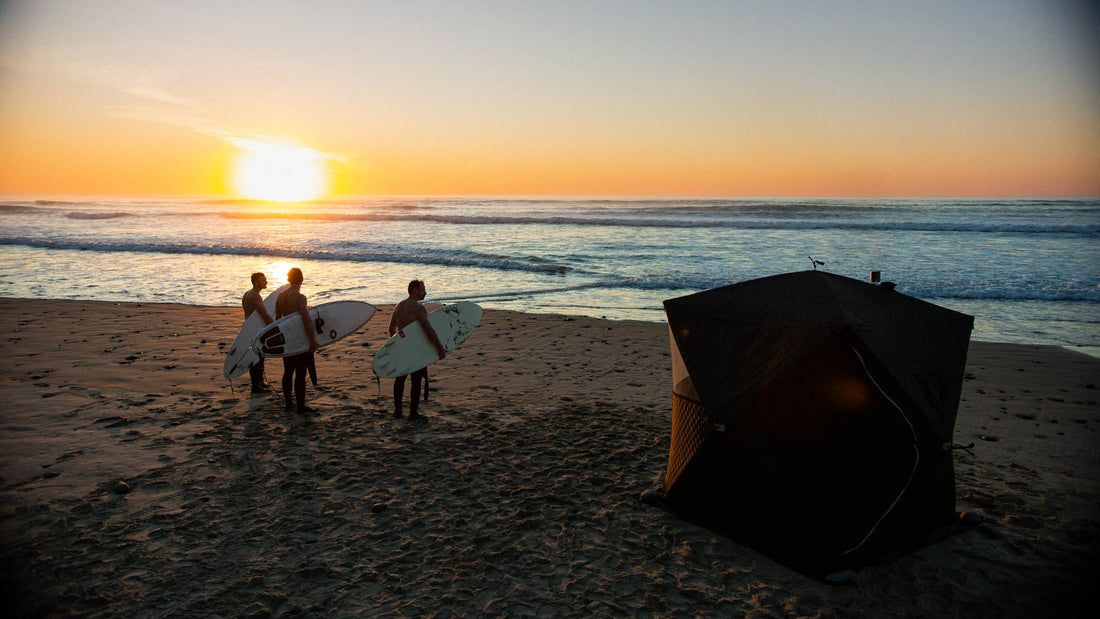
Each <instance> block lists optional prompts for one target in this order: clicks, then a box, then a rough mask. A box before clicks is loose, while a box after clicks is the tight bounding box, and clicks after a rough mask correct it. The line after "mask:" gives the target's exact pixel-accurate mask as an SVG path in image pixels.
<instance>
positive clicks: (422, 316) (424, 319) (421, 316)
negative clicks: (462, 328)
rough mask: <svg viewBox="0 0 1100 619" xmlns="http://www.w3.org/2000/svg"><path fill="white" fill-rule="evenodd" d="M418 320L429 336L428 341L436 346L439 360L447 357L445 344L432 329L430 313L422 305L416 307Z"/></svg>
mask: <svg viewBox="0 0 1100 619" xmlns="http://www.w3.org/2000/svg"><path fill="white" fill-rule="evenodd" d="M416 320H417V322H419V323H420V326H421V327H424V334H425V335H427V336H428V341H429V342H431V343H432V346H435V351H436V352H437V353H439V358H440V359H443V358H445V357H446V356H447V351H446V350H444V349H443V343H442V342H440V341H439V336H438V335H436V333H435V329H433V328H432V323H431V322H429V321H428V311H427V310H425V309H424V307H423V306H422V305H420V304H417V306H416Z"/></svg>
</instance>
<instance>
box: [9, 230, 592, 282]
mask: <svg viewBox="0 0 1100 619" xmlns="http://www.w3.org/2000/svg"><path fill="white" fill-rule="evenodd" d="M0 245H9V246H11V245H18V246H24V247H35V248H42V249H59V250H74V251H94V252H103V253H113V252H127V253H156V254H188V255H212V256H270V257H274V258H296V259H299V260H320V261H342V262H396V263H399V264H426V265H436V266H451V267H478V268H484V269H496V270H501V271H528V272H532V273H546V274H552V275H564V274H565V273H568V272H570V271H572V270H573V269H572V268H571V267H568V266H565V265H560V264H554V263H551V262H548V261H543V260H540V259H536V258H531V259H528V260H518V259H514V258H509V257H506V256H493V255H489V254H481V253H477V252H472V251H458V252H445V251H442V250H424V251H420V252H417V251H413V252H408V251H396V250H385V249H382V250H375V251H335V252H334V251H323V250H306V249H302V250H295V249H289V250H288V249H280V248H274V247H239V246H232V245H217V244H211V245H190V244H179V243H113V242H109V241H77V240H62V239H58V240H54V239H31V238H21V237H0Z"/></svg>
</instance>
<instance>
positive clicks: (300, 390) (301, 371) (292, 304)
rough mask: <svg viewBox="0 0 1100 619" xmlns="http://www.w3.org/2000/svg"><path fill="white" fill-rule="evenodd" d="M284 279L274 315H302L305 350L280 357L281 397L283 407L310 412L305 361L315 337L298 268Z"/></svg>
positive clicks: (311, 353) (314, 347)
mask: <svg viewBox="0 0 1100 619" xmlns="http://www.w3.org/2000/svg"><path fill="white" fill-rule="evenodd" d="M286 280H287V281H288V282H290V289H289V290H286V291H283V292H282V293H280V294H279V296H278V298H276V299H275V318H276V319H279V318H282V317H283V316H289V315H291V314H293V313H295V312H297V313H298V315H299V316H301V317H302V323H303V324H304V325H305V327H306V333H307V334H308V335H309V351H308V352H304V353H300V354H297V355H291V356H289V357H283V399H285V400H286V409H287V410H288V411H289V410H291V407H294V406H295V405H296V406H297V411H298V413H300V414H303V415H304V414H306V413H312V412H314V410H313V409H312V408H310V407H308V406H306V372H307V370H308V368H309V360H310V358H312V357H313V351H315V350H317V336H316V335H314V333H313V332H314V329H313V321H312V320H310V318H309V306H308V305H306V296H305V295H304V294H302V291H301V288H302V282H303V281H305V277H303V276H302V270H301V269H299V268H298V267H294V268H292V269H290V272H288V273H287V274H286ZM291 384H293V387H294V400H291V398H290V389H291Z"/></svg>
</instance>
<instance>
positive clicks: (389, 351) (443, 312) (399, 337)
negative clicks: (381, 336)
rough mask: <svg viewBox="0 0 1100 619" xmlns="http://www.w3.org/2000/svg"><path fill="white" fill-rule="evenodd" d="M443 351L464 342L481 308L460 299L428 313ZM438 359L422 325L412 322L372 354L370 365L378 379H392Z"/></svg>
mask: <svg viewBox="0 0 1100 619" xmlns="http://www.w3.org/2000/svg"><path fill="white" fill-rule="evenodd" d="M428 322H429V323H431V325H432V329H434V330H435V334H436V335H437V336H439V342H440V343H441V344H443V350H446V351H447V352H451V351H452V350H454V349H455V348H458V345H459V344H461V343H462V342H465V341H466V338H468V337H470V334H471V333H473V332H474V328H475V327H477V324H478V323H479V322H481V308H480V307H478V305H477V304H476V303H471V302H469V301H463V302H461V303H455V304H453V305H444V306H443V307H441V308H439V309H437V310H435V311H434V312H431V313H429V314H428ZM436 361H439V353H438V352H436V350H435V346H432V343H431V342H430V341H429V340H428V336H427V334H425V333H424V327H422V326H420V323H419V322H414V323H412V324H410V325H408V326H407V327H405V328H404V329H401V330H400V331H398V332H397V333H395V334H394V335H393V337H391V338H390V339H389V340H387V341H386V343H385V344H383V345H382V347H381V348H379V349H378V352H377V353H375V355H374V361H373V362H372V363H371V367H372V368H373V369H374V373H375V374H377V375H378V377H379V378H396V377H398V376H404V375H406V374H409V373H412V372H415V371H417V370H419V369H421V368H426V367H428V366H429V365H431V364H432V363H435V362H436Z"/></svg>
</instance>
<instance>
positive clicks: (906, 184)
mask: <svg viewBox="0 0 1100 619" xmlns="http://www.w3.org/2000/svg"><path fill="white" fill-rule="evenodd" d="M773 4H779V5H782V6H773ZM910 4H912V3H900V2H896V3H895V2H885V3H884V2H838V3H730V2H708V1H702V0H701V1H700V2H697V3H688V4H683V3H676V2H667V3H662V2H656V3H647V4H638V3H631V2H613V1H609V2H606V3H586V2H578V3H573V2H555V3H537V2H535V3H510V2H470V3H457V4H456V3H446V2H426V3H417V4H415V6H410V7H406V6H401V5H399V4H398V3H390V2H377V3H375V2H343V1H338V0H325V1H322V2H316V3H303V4H302V5H300V6H298V5H290V6H283V5H280V7H279V8H277V9H276V8H272V7H271V5H269V4H265V3H262V2H235V3H221V2H212V1H207V0H195V1H194V2H189V3H187V4H186V8H184V5H172V4H171V3H165V4H154V3H133V2H127V1H124V0H88V1H87V2H81V3H75V4H74V3H71V2H61V1H53V0H40V1H36V2H29V1H16V2H8V3H4V4H0V7H3V8H0V93H3V95H2V96H0V193H9V194H12V193H16V194H97V193H102V194H113V195H118V194H159V195H166V194H204V195H209V194H232V193H233V192H234V191H237V189H235V187H234V176H233V171H232V170H231V168H230V162H232V161H234V160H236V159H237V155H238V154H239V151H240V149H241V145H242V144H247V143H253V142H255V141H257V140H258V141H264V142H280V143H289V144H295V145H298V146H301V147H306V148H308V149H312V151H313V152H315V153H316V154H317V156H318V158H319V160H322V161H323V165H324V168H325V170H327V171H328V172H329V173H330V182H329V191H330V192H331V193H338V194H353V195H354V194H418V195H424V194H484V195H491V194H527V195H532V194H543V195H553V194H568V195H584V194H602V195H729V196H739V195H1100V66H1098V65H1100V63H1096V62H1095V61H1094V58H1095V57H1096V56H1095V55H1093V53H1092V52H1095V51H1097V50H1100V43H1098V38H1097V27H1096V25H1097V23H1098V20H1097V16H1096V14H1095V13H1093V14H1085V13H1082V12H1081V11H1082V10H1083V9H1081V7H1080V3H1073V2H1064V3H1058V2H1055V3H1049V2H1024V1H1018V2H1005V3H1003V4H1002V5H1001V6H1000V7H999V8H998V10H997V11H996V13H997V14H995V15H994V14H990V11H988V8H987V5H986V4H985V3H982V2H977V1H976V0H975V1H971V0H962V1H952V2H948V1H946V0H945V1H942V2H940V1H935V2H927V3H920V7H919V9H918V8H916V7H911V6H910Z"/></svg>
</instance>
